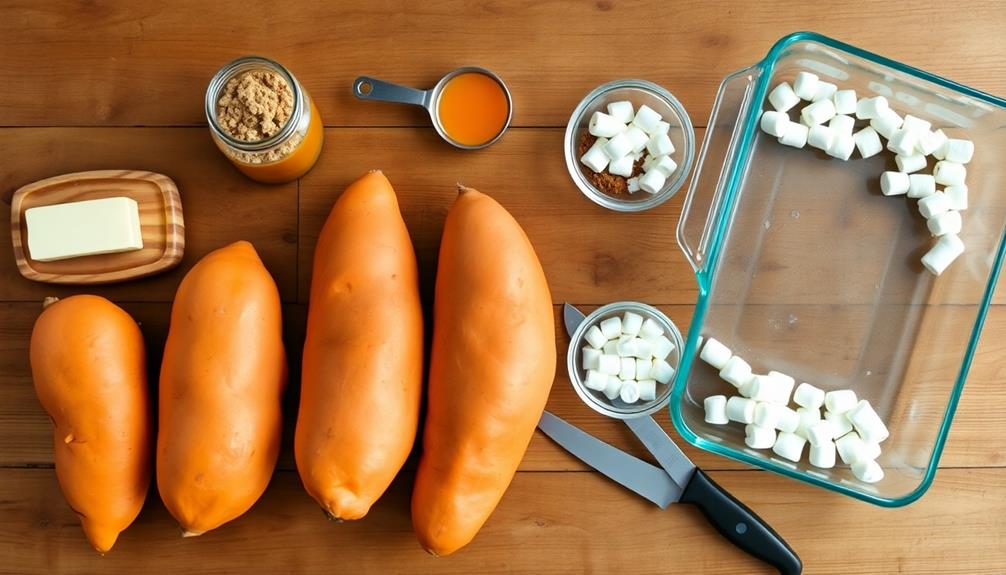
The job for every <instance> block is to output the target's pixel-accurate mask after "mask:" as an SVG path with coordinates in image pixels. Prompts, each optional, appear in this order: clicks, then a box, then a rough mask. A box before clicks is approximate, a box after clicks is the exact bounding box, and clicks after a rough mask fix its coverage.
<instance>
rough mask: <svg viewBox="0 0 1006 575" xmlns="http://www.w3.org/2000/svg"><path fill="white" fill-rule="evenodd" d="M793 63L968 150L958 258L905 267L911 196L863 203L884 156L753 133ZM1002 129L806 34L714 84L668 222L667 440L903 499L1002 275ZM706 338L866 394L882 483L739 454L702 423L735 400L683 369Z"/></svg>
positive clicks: (970, 106)
mask: <svg viewBox="0 0 1006 575" xmlns="http://www.w3.org/2000/svg"><path fill="white" fill-rule="evenodd" d="M801 70H808V71H812V72H814V73H816V74H818V75H819V76H820V77H821V79H822V80H827V81H829V82H832V83H835V84H837V85H838V86H839V88H840V89H843V88H853V89H855V90H856V92H857V94H858V95H859V96H864V95H870V96H872V95H879V94H882V95H885V96H886V97H887V98H888V99H889V100H890V102H891V107H892V108H893V109H895V110H896V111H898V112H899V113H901V114H905V113H911V114H913V115H915V116H919V117H921V118H924V119H926V120H930V121H932V123H933V129H936V128H942V129H943V130H944V132H946V133H947V134H948V135H949V136H950V137H951V138H954V137H958V138H967V139H970V140H972V141H974V144H975V155H974V159H973V160H972V161H971V163H970V164H968V166H967V168H968V181H967V183H968V186H969V188H970V195H969V196H970V197H969V202H970V205H969V207H968V209H967V211H965V212H964V227H963V231H962V232H961V234H960V237H961V239H962V240H963V241H964V243H965V245H966V246H967V251H966V252H965V253H964V254H963V255H962V256H960V257H959V258H958V259H957V260H956V261H955V262H953V263H952V264H951V265H950V267H949V268H948V269H947V270H946V271H945V272H944V273H943V275H941V276H939V277H936V276H933V275H931V274H930V273H928V272H927V271H926V270H925V269H924V268H923V267H922V265H921V264H920V261H919V260H920V258H921V256H922V255H923V254H924V253H925V252H926V251H927V250H928V249H929V246H930V245H931V243H932V240H931V238H930V236H929V232H928V230H927V229H926V222H925V220H924V219H923V218H922V217H921V216H919V214H918V211H917V209H916V207H915V205H914V203H915V202H914V200H908V199H906V198H905V196H899V197H884V196H882V195H881V193H880V190H879V183H878V181H879V177H880V174H881V172H883V171H884V170H895V169H896V168H895V167H893V166H894V161H893V159H894V158H893V155H892V154H889V153H886V152H885V153H883V154H880V155H877V156H874V157H872V158H869V159H862V158H860V157H859V156H858V154H857V155H855V156H854V158H853V159H852V160H850V161H848V162H843V161H840V160H837V159H833V158H829V157H828V156H826V155H824V154H823V153H820V152H818V151H816V150H812V149H810V148H806V149H795V148H790V147H787V146H782V145H780V144H779V143H778V142H776V139H775V138H774V137H771V136H768V135H767V134H765V133H763V132H762V131H761V130H760V129H758V120H759V115H760V112H761V110H762V109H763V108H765V107H766V105H765V104H764V102H765V99H766V95H767V93H768V91H769V90H771V89H772V88H774V87H775V86H776V85H777V84H779V83H780V82H782V81H789V82H791V83H792V81H793V79H794V78H795V76H796V74H797V72H799V71H801ZM769 109H770V108H769ZM1004 128H1006V100H1003V99H1000V98H996V97H993V96H990V95H988V94H985V93H982V92H979V91H977V90H974V89H971V88H968V87H966V86H962V85H959V84H956V83H954V82H952V81H949V80H946V79H943V78H940V77H938V76H935V75H933V74H929V73H927V72H923V71H921V70H917V69H915V68H912V67H910V66H906V65H904V64H900V63H898V62H894V61H891V60H888V59H886V58H883V57H881V56H877V55H875V54H871V53H869V52H866V51H864V50H861V49H859V48H855V47H853V46H849V45H847V44H843V43H841V42H838V41H835V40H832V39H830V38H826V37H823V36H820V35H818V34H814V33H809V32H798V33H795V34H791V35H789V36H786V37H784V38H782V39H781V40H779V41H778V42H777V43H776V44H775V46H773V47H772V49H771V50H770V51H769V53H768V55H767V56H766V57H765V58H764V59H763V60H762V61H761V62H759V63H758V64H755V65H754V66H752V67H750V68H746V69H744V70H740V71H738V72H736V73H734V74H731V75H730V76H728V77H727V78H726V79H725V80H724V81H723V83H722V84H721V86H720V90H719V94H718V96H717V101H716V104H715V106H714V108H713V112H712V115H711V117H710V119H709V124H708V129H707V132H706V135H705V140H704V142H703V147H702V150H701V153H700V156H699V159H698V162H697V167H696V173H695V174H694V175H693V179H692V183H691V186H690V188H689V191H688V196H687V198H686V200H685V205H684V209H683V211H682V214H681V220H680V222H679V224H678V242H679V244H680V246H681V248H682V250H683V251H684V252H685V254H686V256H687V257H688V259H689V260H690V261H691V264H692V266H693V268H694V269H695V274H696V277H697V280H698V285H699V299H698V302H697V304H696V309H695V314H694V316H693V320H692V325H691V328H690V329H689V332H688V337H687V341H686V343H685V350H684V352H683V354H682V358H681V365H680V368H679V370H678V374H677V377H676V380H675V384H674V385H675V387H674V390H673V395H672V397H671V402H670V405H671V417H672V419H673V421H674V425H675V427H676V428H677V429H678V431H679V432H680V433H681V435H682V436H683V437H684V438H685V439H686V440H687V441H689V442H690V443H692V444H694V445H696V446H698V447H700V448H702V449H706V450H708V451H711V452H713V453H717V454H720V455H724V456H726V457H730V458H733V459H736V460H739V461H743V462H745V463H749V464H751V465H755V466H758V467H761V468H764V469H767V470H770V471H775V472H777V473H781V474H783V475H785V476H788V477H792V478H795V479H799V480H802V481H806V482H808V483H811V484H814V485H818V486H821V487H825V488H827V489H831V490H833V491H837V492H840V493H844V494H846V495H851V496H853V497H856V498H858V499H862V500H864V501H868V502H870V503H874V504H877V505H883V506H889V507H895V506H900V505H905V504H907V503H910V502H912V501H914V500H916V499H918V498H919V497H920V496H921V495H922V494H923V493H924V492H925V491H926V489H927V488H928V487H929V485H930V484H931V482H932V480H933V477H934V475H935V473H936V468H937V463H938V461H939V458H940V453H941V451H942V449H943V444H944V442H945V440H946V437H947V433H948V431H949V428H950V422H951V420H952V418H953V414H954V410H955V408H956V406H957V401H958V399H959V397H960V394H961V392H962V390H963V386H964V381H965V379H966V377H967V372H968V368H969V366H970V363H971V359H972V356H973V354H974V350H975V347H976V345H977V342H978V337H979V335H980V333H981V328H982V323H983V321H984V319H985V314H986V312H987V310H988V306H989V303H990V300H991V298H992V292H993V289H994V287H995V283H996V279H997V277H998V275H999V271H1000V267H1001V265H1002V259H1003V246H1004V244H1003V231H1004V227H1006V170H1004V169H1003V168H1001V167H997V166H998V162H999V161H1000V160H1001V158H1003V157H1004V156H1006V129H1004ZM931 166H932V164H931V163H930V168H931ZM709 336H712V337H715V338H716V339H718V340H720V341H722V342H723V343H725V344H726V345H727V346H728V347H730V348H731V349H732V350H733V352H734V353H736V354H738V355H740V356H741V357H743V358H744V359H746V360H747V361H748V362H749V363H751V365H752V366H753V367H754V369H755V372H756V373H766V372H768V371H769V370H778V371H781V372H784V373H787V374H789V375H792V376H793V377H795V378H796V379H797V382H798V383H799V382H801V381H806V382H809V383H812V384H814V385H816V386H818V387H821V388H823V389H826V390H831V389H845V388H849V389H853V390H855V391H856V394H857V396H858V397H860V398H865V399H868V400H869V401H870V402H871V403H872V404H873V406H874V408H875V409H876V410H877V412H878V413H879V414H880V416H881V417H882V418H883V419H884V421H885V422H886V423H887V426H888V428H889V429H890V433H891V436H890V438H889V439H888V440H887V441H885V442H884V443H883V445H882V446H883V453H882V455H881V456H880V457H879V458H878V462H879V463H880V464H881V466H882V467H883V468H884V470H885V473H886V476H885V478H884V479H883V480H882V481H880V482H878V483H875V484H866V483H863V482H861V481H859V480H857V479H856V478H855V477H854V476H853V475H852V473H851V472H850V470H849V468H848V467H847V466H842V465H841V464H840V465H839V466H838V467H835V468H833V469H818V468H815V467H812V466H811V465H810V464H809V463H808V462H807V458H806V450H805V451H804V457H803V459H802V460H801V462H800V463H791V462H789V461H786V460H783V459H781V458H779V457H777V456H775V455H774V454H773V453H772V451H771V450H753V449H749V448H748V447H747V446H746V445H745V444H744V429H743V425H740V424H730V425H726V426H718V425H710V424H707V423H705V421H704V413H703V405H702V402H703V399H704V398H705V397H707V396H709V395H714V394H726V395H728V396H729V395H736V390H735V389H734V388H733V387H731V386H730V385H729V384H727V383H725V382H724V381H722V380H720V379H719V377H718V374H717V372H716V370H715V369H714V368H712V367H711V366H709V365H707V364H705V363H704V362H702V361H700V360H699V359H698V351H699V346H700V343H701V342H700V338H702V337H709Z"/></svg>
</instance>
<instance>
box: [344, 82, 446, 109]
mask: <svg viewBox="0 0 1006 575" xmlns="http://www.w3.org/2000/svg"><path fill="white" fill-rule="evenodd" d="M353 94H355V95H356V97H357V98H359V99H361V100H377V101H380V102H395V103H398V104H412V105H414V106H422V107H424V108H427V107H429V97H430V91H429V90H417V89H415V88H409V87H408V86H400V85H398V84H392V83H391V82H385V81H384V80H378V79H377V78H370V77H368V76H360V77H359V78H357V79H356V80H354V81H353Z"/></svg>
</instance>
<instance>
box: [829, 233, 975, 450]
mask: <svg viewBox="0 0 1006 575" xmlns="http://www.w3.org/2000/svg"><path fill="white" fill-rule="evenodd" d="M954 237H956V236H954ZM848 418H849V421H850V422H852V426H853V427H855V428H856V431H858V432H859V435H860V437H862V438H863V440H864V441H867V442H873V443H881V442H882V441H884V440H885V439H887V438H888V436H890V432H888V431H887V426H886V425H884V421H883V420H882V419H880V416H879V415H877V412H876V411H875V410H874V409H873V406H872V405H870V402H869V401H867V400H865V399H861V400H860V401H859V403H858V404H857V405H856V407H854V408H852V409H851V410H849V413H848Z"/></svg>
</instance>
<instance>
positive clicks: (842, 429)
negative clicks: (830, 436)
mask: <svg viewBox="0 0 1006 575" xmlns="http://www.w3.org/2000/svg"><path fill="white" fill-rule="evenodd" d="M824 418H825V419H826V420H828V423H830V424H831V427H832V429H834V430H835V437H842V436H843V435H845V434H846V433H849V432H850V431H852V424H851V423H849V418H848V417H846V416H845V414H844V413H833V412H831V411H826V412H824Z"/></svg>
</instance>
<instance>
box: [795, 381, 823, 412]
mask: <svg viewBox="0 0 1006 575" xmlns="http://www.w3.org/2000/svg"><path fill="white" fill-rule="evenodd" d="M793 403H795V404H797V405H799V406H800V407H806V408H807V409H821V406H822V405H824V390H823V389H818V388H816V387H814V386H813V385H811V384H809V383H801V384H800V385H798V386H797V388H796V391H794V392H793ZM818 415H820V414H818ZM818 419H820V417H819V418H818Z"/></svg>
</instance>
